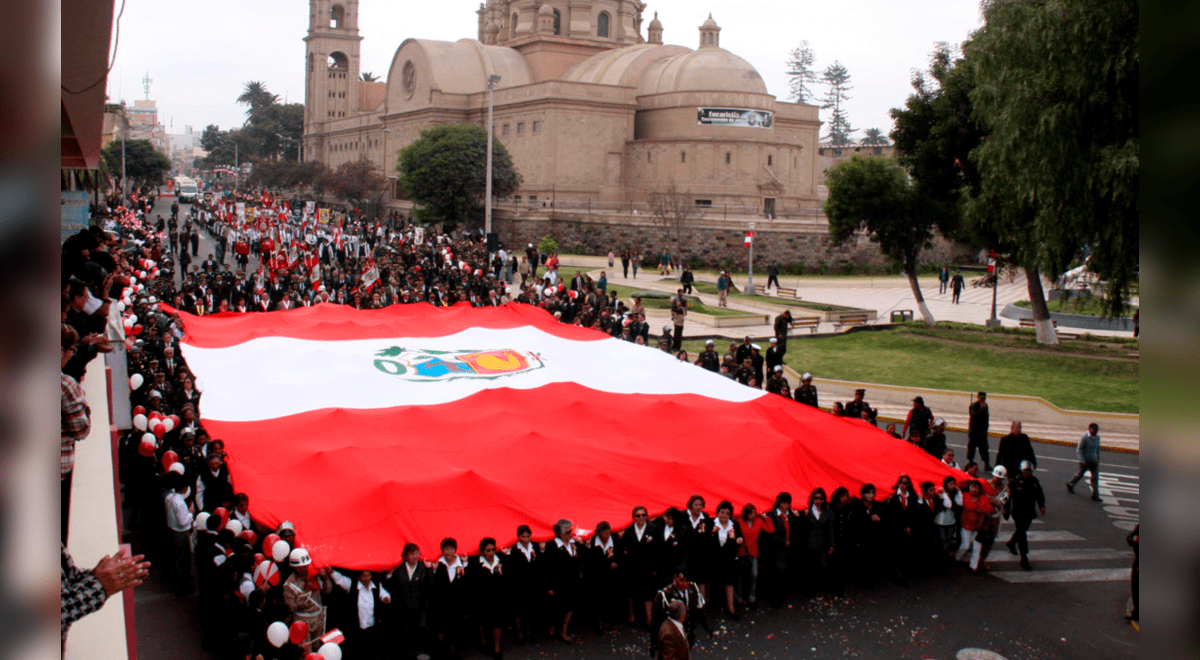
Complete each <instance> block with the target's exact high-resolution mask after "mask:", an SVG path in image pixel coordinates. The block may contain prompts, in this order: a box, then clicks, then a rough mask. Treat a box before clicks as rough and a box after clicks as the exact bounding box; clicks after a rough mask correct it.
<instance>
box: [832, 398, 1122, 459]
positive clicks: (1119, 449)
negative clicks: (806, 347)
mask: <svg viewBox="0 0 1200 660" xmlns="http://www.w3.org/2000/svg"><path fill="white" fill-rule="evenodd" d="M821 410H826V409H825V408H822V409H821ZM828 410H832V408H829V409H828ZM828 410H826V412H828ZM878 419H880V420H883V421H885V422H903V421H904V419H903V418H900V417H885V416H884V415H880V416H879V417H878ZM946 430H947V431H957V432H959V433H966V432H967V431H968V429H967V428H966V427H963V426H955V425H951V424H946ZM1006 435H1008V434H1007V433H1001V432H1000V431H988V437H989V438H1003V437H1004V436H1006ZM1027 435H1028V434H1027ZM1029 439H1030V440H1032V441H1034V442H1040V443H1042V444H1047V445H1059V446H1062V447H1074V446H1076V445H1078V444H1079V443H1078V442H1072V441H1071V440H1057V439H1054V438H1038V437H1035V436H1032V435H1030V436H1029ZM1100 449H1101V450H1102V451H1109V452H1113V453H1114V454H1141V450H1140V448H1139V449H1133V448H1132V447H1113V446H1110V445H1100Z"/></svg>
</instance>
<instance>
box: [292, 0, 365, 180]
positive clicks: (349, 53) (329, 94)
mask: <svg viewBox="0 0 1200 660" xmlns="http://www.w3.org/2000/svg"><path fill="white" fill-rule="evenodd" d="M358 2H359V0H309V3H308V7H309V15H308V35H307V36H306V37H304V43H305V46H306V48H305V51H306V53H305V61H304V66H305V86H304V135H305V140H304V142H305V144H304V154H305V160H324V154H323V153H321V146H320V144H319V140H315V139H312V138H310V137H309V136H311V135H313V134H319V133H324V132H325V131H326V128H325V127H326V125H327V124H328V122H332V121H336V120H338V119H345V118H347V117H354V116H356V115H357V114H358V88H359V85H358V81H359V68H360V66H361V65H360V62H359V47H360V42H362V37H361V36H359V34H358Z"/></svg>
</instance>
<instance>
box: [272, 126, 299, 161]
mask: <svg viewBox="0 0 1200 660" xmlns="http://www.w3.org/2000/svg"><path fill="white" fill-rule="evenodd" d="M275 137H277V138H279V139H280V140H283V141H285V142H295V143H296V162H297V163H299V162H300V160H301V155H300V149H301V148H302V147H303V146H304V143H302V142H301V141H300V140H297V139H296V138H290V137H288V136H286V135H284V134H283V133H276V134H275Z"/></svg>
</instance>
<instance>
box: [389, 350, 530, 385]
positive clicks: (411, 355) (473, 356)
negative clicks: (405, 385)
mask: <svg viewBox="0 0 1200 660" xmlns="http://www.w3.org/2000/svg"><path fill="white" fill-rule="evenodd" d="M544 366H546V365H545V363H544V362H543V361H542V357H541V355H539V354H537V353H531V352H525V351H515V350H513V349H511V348H501V349H493V350H488V351H477V350H457V351H435V350H422V349H419V348H418V349H413V348H401V347H400V346H391V347H388V348H385V349H383V350H381V351H379V352H377V353H376V354H375V368H376V369H378V370H380V371H382V372H384V373H386V374H390V375H392V376H397V377H399V378H403V379H405V380H411V381H447V380H456V379H459V378H486V379H493V378H499V377H501V376H511V375H514V374H518V373H522V372H527V371H534V370H536V369H541V368H542V367H544Z"/></svg>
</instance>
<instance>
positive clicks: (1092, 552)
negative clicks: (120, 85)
mask: <svg viewBox="0 0 1200 660" xmlns="http://www.w3.org/2000/svg"><path fill="white" fill-rule="evenodd" d="M1084 559H1133V551H1132V550H1113V549H1112V548H1061V549H1038V550H1030V551H1029V561H1082V560H1084ZM988 561H989V562H994V563H998V564H1000V563H1005V562H1018V561H1021V558H1020V557H1018V556H1016V555H1013V554H1008V553H1002V554H1000V555H999V556H997V555H992V556H991V557H990V558H989V559H988Z"/></svg>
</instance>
